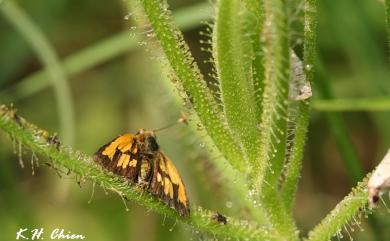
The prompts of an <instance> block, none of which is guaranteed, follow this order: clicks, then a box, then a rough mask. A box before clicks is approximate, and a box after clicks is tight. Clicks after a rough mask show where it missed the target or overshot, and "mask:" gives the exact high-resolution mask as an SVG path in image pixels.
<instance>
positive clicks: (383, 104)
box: [313, 97, 390, 112]
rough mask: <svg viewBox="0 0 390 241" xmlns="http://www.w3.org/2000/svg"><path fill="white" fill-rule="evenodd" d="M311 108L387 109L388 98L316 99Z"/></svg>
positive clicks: (339, 109) (333, 110)
mask: <svg viewBox="0 0 390 241" xmlns="http://www.w3.org/2000/svg"><path fill="white" fill-rule="evenodd" d="M313 108H314V109H316V110H318V111H325V112H335V111H389V110H390V98H388V97H377V98H360V99H334V100H326V99H324V100H316V101H314V102H313Z"/></svg>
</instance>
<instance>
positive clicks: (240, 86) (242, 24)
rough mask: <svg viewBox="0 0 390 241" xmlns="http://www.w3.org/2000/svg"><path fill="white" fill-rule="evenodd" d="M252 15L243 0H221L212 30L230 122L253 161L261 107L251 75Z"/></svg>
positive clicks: (257, 142) (221, 86) (222, 90)
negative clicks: (245, 7) (250, 31)
mask: <svg viewBox="0 0 390 241" xmlns="http://www.w3.org/2000/svg"><path fill="white" fill-rule="evenodd" d="M251 17H253V15H252V14H251V13H250V12H248V11H246V9H244V8H243V7H242V5H241V0H219V1H218V3H217V13H216V21H215V25H214V31H213V55H214V59H215V63H216V69H217V73H218V80H219V83H220V89H221V94H222V104H223V107H224V112H225V116H226V120H227V124H228V125H229V127H230V129H232V131H233V133H234V134H235V135H236V136H237V137H236V138H237V139H239V140H241V143H242V144H243V146H244V149H245V151H246V153H247V155H248V158H249V160H250V161H251V163H255V162H256V157H257V156H258V153H259V146H260V140H259V137H260V132H259V130H258V128H257V126H258V123H259V111H258V110H257V109H258V107H257V105H256V102H255V98H254V97H255V92H254V87H253V76H252V59H253V50H252V39H251V36H250V35H249V34H248V31H247V30H248V29H249V26H251V27H253V26H252V25H253V24H251V23H253V22H254V21H253V18H252V19H251Z"/></svg>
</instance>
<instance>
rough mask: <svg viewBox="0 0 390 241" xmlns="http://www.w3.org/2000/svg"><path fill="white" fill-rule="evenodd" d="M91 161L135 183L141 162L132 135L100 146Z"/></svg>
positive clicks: (123, 136)
mask: <svg viewBox="0 0 390 241" xmlns="http://www.w3.org/2000/svg"><path fill="white" fill-rule="evenodd" d="M93 160H94V161H95V162H96V163H98V164H100V165H101V166H103V167H104V168H105V169H107V170H108V171H111V172H113V173H115V174H117V175H120V176H123V177H125V178H127V179H129V180H130V181H132V182H136V181H137V177H138V170H139V169H140V164H141V162H140V161H139V160H140V155H139V150H138V145H137V142H136V139H134V136H133V135H132V134H124V135H120V136H118V137H116V138H115V139H113V140H112V141H111V142H109V143H107V144H106V145H104V146H102V147H101V148H100V149H99V150H98V151H97V152H96V153H95V154H94V156H93Z"/></svg>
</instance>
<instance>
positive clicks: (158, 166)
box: [149, 152, 190, 217]
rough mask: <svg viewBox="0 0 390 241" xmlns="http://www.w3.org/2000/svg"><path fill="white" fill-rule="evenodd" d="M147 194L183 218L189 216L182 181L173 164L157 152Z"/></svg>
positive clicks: (187, 202)
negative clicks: (155, 197)
mask: <svg viewBox="0 0 390 241" xmlns="http://www.w3.org/2000/svg"><path fill="white" fill-rule="evenodd" d="M153 168H154V170H153V177H152V180H151V184H150V187H149V192H150V193H152V194H153V195H155V196H157V197H158V198H160V199H161V200H163V201H164V202H165V203H166V204H168V205H169V206H170V207H171V208H174V209H175V210H177V211H178V212H179V214H180V215H181V216H183V217H187V216H189V214H190V209H189V201H188V197H187V193H186V190H185V187H184V184H183V181H182V179H181V177H180V175H179V172H178V171H177V169H176V167H175V166H174V164H173V162H172V161H171V160H170V159H169V158H168V157H167V156H165V155H164V153H162V152H159V153H158V155H157V157H156V158H155V160H154V163H153Z"/></svg>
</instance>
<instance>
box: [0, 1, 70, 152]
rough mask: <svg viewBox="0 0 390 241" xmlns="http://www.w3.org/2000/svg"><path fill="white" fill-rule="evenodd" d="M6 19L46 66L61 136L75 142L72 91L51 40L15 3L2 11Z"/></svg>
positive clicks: (5, 6)
mask: <svg viewBox="0 0 390 241" xmlns="http://www.w3.org/2000/svg"><path fill="white" fill-rule="evenodd" d="M0 10H1V11H2V13H3V15H4V16H5V18H6V19H7V20H8V21H9V22H10V23H11V24H12V25H13V26H14V27H15V28H16V29H17V30H18V31H19V32H20V33H21V34H22V35H23V37H24V38H25V39H26V41H28V42H29V43H30V44H31V46H32V48H33V49H34V51H35V53H36V54H37V56H38V58H39V59H40V61H41V62H42V64H43V65H44V66H45V68H46V69H47V71H48V74H49V76H50V80H51V81H52V84H53V88H54V93H55V96H56V98H57V106H58V112H59V118H60V125H61V136H62V138H63V140H64V142H65V143H67V144H69V145H71V144H72V143H73V141H74V133H75V132H74V126H75V124H74V111H73V103H72V95H71V90H70V87H69V84H68V79H67V76H66V73H65V71H64V70H63V69H62V66H61V63H60V60H59V59H58V56H57V54H56V51H55V49H54V48H53V46H51V44H50V42H49V40H48V39H47V38H46V37H45V35H44V33H42V32H41V30H40V29H39V27H38V26H36V25H35V24H34V22H33V21H32V20H31V19H30V18H29V16H27V14H26V13H25V12H23V10H22V9H20V8H19V6H18V5H17V4H16V3H15V2H14V1H8V2H6V3H5V4H4V6H2V8H1V9H0Z"/></svg>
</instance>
